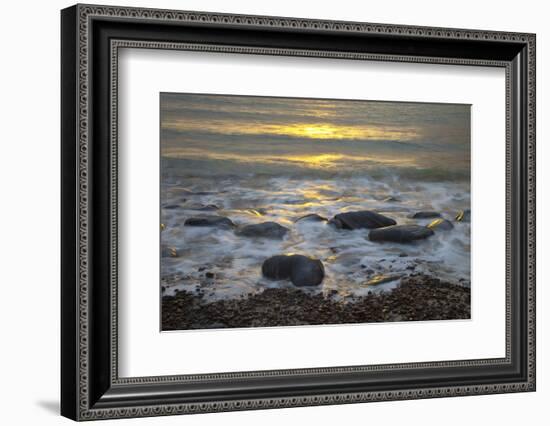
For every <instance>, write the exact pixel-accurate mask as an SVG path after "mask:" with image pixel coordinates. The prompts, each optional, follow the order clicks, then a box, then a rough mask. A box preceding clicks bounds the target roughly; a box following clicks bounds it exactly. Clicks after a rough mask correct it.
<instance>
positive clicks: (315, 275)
mask: <svg viewBox="0 0 550 426" xmlns="http://www.w3.org/2000/svg"><path fill="white" fill-rule="evenodd" d="M262 274H263V276H264V277H266V278H269V279H272V280H284V279H290V281H291V282H292V284H294V285H295V286H297V287H307V286H317V285H319V284H321V282H322V281H323V278H324V277H325V268H324V267H323V263H322V262H321V261H320V260H319V259H312V258H310V257H307V256H303V255H300V254H293V255H289V256H287V255H277V256H272V257H270V258H269V259H266V260H265V261H264V263H263V264H262Z"/></svg>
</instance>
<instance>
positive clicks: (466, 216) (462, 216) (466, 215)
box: [455, 209, 471, 222]
mask: <svg viewBox="0 0 550 426" xmlns="http://www.w3.org/2000/svg"><path fill="white" fill-rule="evenodd" d="M470 216H471V213H470V209H467V210H461V211H459V212H458V213H457V215H456V217H455V220H456V221H457V222H470Z"/></svg>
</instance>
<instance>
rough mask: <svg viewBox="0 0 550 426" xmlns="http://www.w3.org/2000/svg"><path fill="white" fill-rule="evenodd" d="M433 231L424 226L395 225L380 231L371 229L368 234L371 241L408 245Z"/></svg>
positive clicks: (426, 236)
mask: <svg viewBox="0 0 550 426" xmlns="http://www.w3.org/2000/svg"><path fill="white" fill-rule="evenodd" d="M433 234H434V231H432V230H431V229H430V228H427V227H425V226H418V225H395V226H388V227H386V228H381V229H373V230H372V231H370V232H369V240H371V241H389V242H394V243H410V242H412V241H415V240H422V239H424V238H428V237H429V236H431V235H433Z"/></svg>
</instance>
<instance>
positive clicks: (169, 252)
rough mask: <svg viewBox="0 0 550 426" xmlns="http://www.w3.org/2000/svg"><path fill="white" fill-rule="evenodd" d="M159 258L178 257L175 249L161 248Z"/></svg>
mask: <svg viewBox="0 0 550 426" xmlns="http://www.w3.org/2000/svg"><path fill="white" fill-rule="evenodd" d="M160 256H161V257H178V256H179V254H178V250H177V249H176V248H175V247H167V246H162V247H161V248H160Z"/></svg>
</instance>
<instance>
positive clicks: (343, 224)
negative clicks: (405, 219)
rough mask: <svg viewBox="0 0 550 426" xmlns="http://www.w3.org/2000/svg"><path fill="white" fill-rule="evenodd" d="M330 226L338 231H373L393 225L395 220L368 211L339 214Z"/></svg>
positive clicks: (331, 221)
mask: <svg viewBox="0 0 550 426" xmlns="http://www.w3.org/2000/svg"><path fill="white" fill-rule="evenodd" d="M329 223H330V224H332V225H334V226H336V227H337V228H338V229H361V228H367V229H375V228H383V227H385V226H391V225H395V224H396V223H397V222H395V220H393V219H391V218H389V217H387V216H384V215H381V214H380V213H376V212H373V211H370V210H362V211H357V212H347V213H339V214H337V215H336V216H334V217H333V218H332V219H331V220H330V221H329Z"/></svg>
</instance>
